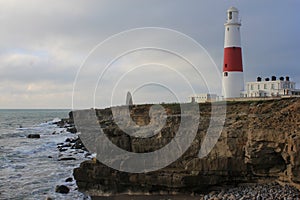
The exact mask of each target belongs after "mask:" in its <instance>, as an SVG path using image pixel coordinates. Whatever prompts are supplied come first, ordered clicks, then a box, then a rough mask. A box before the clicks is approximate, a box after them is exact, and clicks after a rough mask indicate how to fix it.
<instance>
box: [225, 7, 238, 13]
mask: <svg viewBox="0 0 300 200" xmlns="http://www.w3.org/2000/svg"><path fill="white" fill-rule="evenodd" d="M238 11H239V10H238V9H237V8H236V7H233V6H232V7H230V8H229V9H228V10H227V12H238Z"/></svg>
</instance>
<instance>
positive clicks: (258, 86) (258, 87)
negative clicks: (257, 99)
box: [257, 85, 260, 96]
mask: <svg viewBox="0 0 300 200" xmlns="http://www.w3.org/2000/svg"><path fill="white" fill-rule="evenodd" d="M257 89H258V90H259V89H260V85H257ZM259 96H260V95H259Z"/></svg>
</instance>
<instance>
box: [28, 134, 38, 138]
mask: <svg viewBox="0 0 300 200" xmlns="http://www.w3.org/2000/svg"><path fill="white" fill-rule="evenodd" d="M40 137H41V136H40V134H29V135H27V138H40Z"/></svg>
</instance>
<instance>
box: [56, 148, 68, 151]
mask: <svg viewBox="0 0 300 200" xmlns="http://www.w3.org/2000/svg"><path fill="white" fill-rule="evenodd" d="M58 150H59V151H60V152H63V151H67V150H68V149H66V148H59V149H58Z"/></svg>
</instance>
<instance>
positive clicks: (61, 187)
mask: <svg viewBox="0 0 300 200" xmlns="http://www.w3.org/2000/svg"><path fill="white" fill-rule="evenodd" d="M69 191H70V189H69V188H68V187H67V186H65V185H57V186H56V188H55V192H58V193H62V194H67V193H69Z"/></svg>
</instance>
